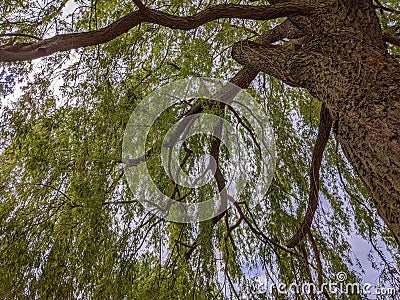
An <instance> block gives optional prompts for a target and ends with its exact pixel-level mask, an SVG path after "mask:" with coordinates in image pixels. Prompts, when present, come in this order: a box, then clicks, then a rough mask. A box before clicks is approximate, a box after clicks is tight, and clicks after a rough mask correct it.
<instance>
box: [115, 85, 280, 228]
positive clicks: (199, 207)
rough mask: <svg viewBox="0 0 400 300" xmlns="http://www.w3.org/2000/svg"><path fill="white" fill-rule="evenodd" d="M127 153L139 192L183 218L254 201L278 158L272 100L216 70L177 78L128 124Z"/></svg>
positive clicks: (155, 208)
mask: <svg viewBox="0 0 400 300" xmlns="http://www.w3.org/2000/svg"><path fill="white" fill-rule="evenodd" d="M172 123H173V124H172ZM168 124H171V126H169V125H168ZM165 126H169V127H168V128H167V129H165V128H164V127H165ZM205 141H208V143H206V142H205ZM185 157H186V159H185ZM122 159H123V162H124V163H125V167H126V168H125V175H126V178H127V181H128V184H129V187H130V189H131V191H132V193H133V196H134V197H135V199H136V200H137V201H139V202H140V203H141V204H142V205H143V206H144V208H145V210H146V211H148V212H151V213H154V214H156V215H158V216H159V217H162V218H164V219H166V220H168V221H173V222H178V223H193V222H200V221H204V220H209V219H212V218H214V217H216V216H218V215H220V214H221V213H223V212H224V211H225V210H227V209H228V208H229V207H230V206H231V205H232V204H233V203H234V202H236V201H240V202H243V201H245V202H247V204H248V205H249V207H254V206H255V205H256V204H258V203H259V202H260V201H261V200H263V199H264V198H265V194H266V192H267V190H268V187H269V185H270V184H271V181H272V178H273V174H274V170H275V161H276V157H275V142H274V135H273V131H272V129H271V127H270V125H269V121H268V114H267V112H266V110H265V109H264V107H263V106H262V105H261V104H259V103H258V102H257V101H256V100H255V99H254V98H253V97H252V96H251V95H250V94H249V93H248V92H246V91H244V90H242V89H240V88H239V87H238V86H235V85H233V84H231V83H227V82H224V81H222V80H217V79H210V78H189V79H184V80H179V81H175V82H172V83H170V84H167V85H164V86H162V87H161V88H158V89H156V90H154V91H153V92H151V93H150V94H149V95H148V96H147V97H146V98H144V99H143V100H142V101H141V102H140V103H139V104H138V106H137V107H136V108H135V110H134V111H133V113H132V115H131V117H130V119H129V122H128V124H127V127H126V130H125V134H124V139H123V145H122ZM160 174H161V175H160ZM171 186H172V188H171ZM180 190H184V191H185V193H183V192H182V193H181V192H177V191H180Z"/></svg>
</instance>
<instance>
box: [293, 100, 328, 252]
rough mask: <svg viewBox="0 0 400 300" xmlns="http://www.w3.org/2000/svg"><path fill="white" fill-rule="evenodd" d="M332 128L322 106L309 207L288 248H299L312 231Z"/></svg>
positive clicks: (312, 170)
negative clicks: (320, 171) (323, 158)
mask: <svg viewBox="0 0 400 300" xmlns="http://www.w3.org/2000/svg"><path fill="white" fill-rule="evenodd" d="M331 128H332V117H331V114H330V112H329V110H328V108H327V107H326V106H325V104H322V108H321V115H320V123H319V128H318V136H317V140H316V142H315V146H314V150H313V155H312V162H311V169H310V195H309V199H308V207H307V211H306V215H305V217H304V220H303V223H301V226H300V228H299V229H298V230H297V232H296V233H295V234H294V236H293V237H292V238H291V239H290V240H289V241H288V242H287V243H286V246H287V247H288V248H293V247H295V246H297V245H298V244H299V243H300V241H301V240H302V239H303V238H304V236H305V235H306V234H307V233H308V232H309V231H310V228H311V224H312V221H313V219H314V215H315V211H316V210H317V207H318V193H319V170H320V168H321V163H322V156H323V154H324V150H325V147H326V144H327V143H328V139H329V135H330V133H331Z"/></svg>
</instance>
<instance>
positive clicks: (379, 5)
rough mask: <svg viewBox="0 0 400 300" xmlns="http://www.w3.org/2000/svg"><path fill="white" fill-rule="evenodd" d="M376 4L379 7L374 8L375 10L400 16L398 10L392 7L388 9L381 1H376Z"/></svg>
mask: <svg viewBox="0 0 400 300" xmlns="http://www.w3.org/2000/svg"><path fill="white" fill-rule="evenodd" d="M375 2H376V4H377V5H374V6H373V8H375V9H380V10H383V11H387V12H391V13H394V14H400V10H396V9H393V8H390V7H386V6H384V5H383V4H382V3H381V2H380V1H379V0H375Z"/></svg>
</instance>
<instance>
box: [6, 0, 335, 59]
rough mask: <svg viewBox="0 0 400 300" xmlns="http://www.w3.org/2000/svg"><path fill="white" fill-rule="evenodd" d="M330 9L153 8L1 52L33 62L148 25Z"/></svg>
mask: <svg viewBox="0 0 400 300" xmlns="http://www.w3.org/2000/svg"><path fill="white" fill-rule="evenodd" d="M329 7H330V3H329V2H326V3H320V4H319V3H318V4H317V3H315V4H311V3H278V4H275V5H269V6H250V5H235V4H222V5H216V6H213V7H210V8H208V9H206V10H204V11H202V12H200V13H198V14H195V15H193V16H188V17H179V16H174V15H170V14H167V13H164V12H160V11H157V10H153V9H147V8H146V9H143V8H141V9H139V10H138V11H135V12H133V13H131V14H129V15H127V16H125V17H123V18H121V19H119V20H118V21H116V22H114V23H112V24H111V25H109V26H107V27H105V28H102V29H99V30H95V31H90V32H83V33H73V34H62V35H57V36H54V37H52V38H49V39H46V40H42V41H39V42H34V43H25V44H16V45H13V46H9V47H6V48H3V49H0V61H3V62H14V61H24V60H33V59H36V58H40V57H44V56H48V55H51V54H53V53H56V52H60V51H68V50H71V49H77V48H82V47H88V46H93V45H99V44H103V43H106V42H109V41H111V40H113V39H114V38H116V37H118V36H120V35H122V34H123V33H126V32H128V31H129V30H130V29H132V28H134V27H136V26H138V25H139V24H141V23H144V22H148V23H153V24H158V25H162V26H165V27H169V28H172V29H182V30H190V29H194V28H197V27H199V26H201V25H203V24H206V23H208V22H211V21H214V20H217V19H221V18H239V19H252V20H270V19H276V18H281V17H287V16H296V15H304V16H310V15H313V14H315V13H318V12H321V11H325V10H327V9H329Z"/></svg>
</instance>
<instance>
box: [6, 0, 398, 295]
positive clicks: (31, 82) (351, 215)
mask: <svg viewBox="0 0 400 300" xmlns="http://www.w3.org/2000/svg"><path fill="white" fill-rule="evenodd" d="M132 2H134V3H132ZM240 2H242V1H240ZM385 5H386V6H383V5H382V4H380V3H379V2H378V1H376V2H373V1H370V0H354V1H342V0H336V1H317V0H314V1H290V0H289V1H270V3H269V4H268V3H262V1H259V2H256V3H251V5H249V4H246V3H235V4H234V3H226V2H223V1H215V3H212V4H211V3H208V2H203V1H195V2H193V3H190V2H187V1H172V2H171V3H164V2H163V1H157V0H156V1H152V0H150V1H146V3H142V2H140V1H139V0H137V1H115V0H107V1H84V0H82V1H81V0H79V1H78V0H76V1H74V2H73V1H71V3H69V2H68V1H66V0H64V1H61V0H60V1H50V0H44V1H33V2H32V1H6V3H3V4H2V5H1V10H0V13H1V20H2V21H1V24H0V30H1V33H0V38H1V46H0V61H1V62H2V71H1V76H2V79H1V86H0V87H1V90H0V92H1V93H2V97H3V101H2V109H1V116H2V122H1V148H0V149H1V159H0V160H1V166H0V168H1V177H0V191H1V193H0V200H1V202H0V214H1V221H0V228H1V229H0V236H1V244H0V250H1V252H0V253H1V254H0V255H1V263H0V265H1V268H0V278H1V279H0V296H1V297H2V298H5V299H14V298H24V297H26V298H61V299H63V298H113V299H114V298H115V299H186V298H187V299H189V298H190V299H192V298H195V299H211V298H212V299H219V298H221V299H222V298H227V297H236V298H239V297H241V294H242V293H245V294H247V295H248V296H249V297H265V295H264V296H263V295H258V296H256V293H257V288H255V286H254V282H251V277H254V275H255V274H261V273H262V274H263V276H264V275H265V276H266V278H267V279H268V282H275V283H279V282H280V283H285V284H290V283H292V282H297V283H301V282H314V283H316V284H320V285H321V284H322V283H323V282H325V281H327V280H334V279H335V274H337V273H338V272H345V273H346V274H347V276H348V278H347V280H348V281H349V282H353V281H355V280H357V281H361V280H362V274H360V273H359V271H360V269H357V267H356V266H357V264H359V261H358V260H357V258H355V257H354V255H353V254H352V248H351V245H350V243H349V241H348V239H349V236H350V235H352V234H357V235H359V236H361V237H362V238H364V239H365V240H367V241H368V243H369V245H370V247H371V253H370V255H369V256H368V257H369V260H370V262H371V265H372V266H373V267H374V268H375V269H377V270H379V271H381V273H380V274H381V276H380V279H381V281H382V282H383V283H386V284H390V285H392V286H393V287H397V288H399V275H398V262H399V256H398V245H399V240H400V225H399V216H400V100H399V99H400V88H399V87H400V64H399V62H398V57H399V54H400V52H399V50H398V47H400V38H399V37H398V35H399V28H400V23H399V21H400V17H399V16H400V12H399V10H398V9H399V7H398V4H397V3H396V1H387V2H386V3H385ZM260 72H261V73H260ZM188 76H203V77H215V78H223V79H227V80H230V82H232V83H234V84H236V85H237V86H239V87H241V88H243V89H247V90H248V91H249V92H250V93H252V94H253V95H254V96H255V97H256V99H258V101H259V103H260V104H261V105H262V106H263V107H265V108H266V109H267V110H268V112H269V114H270V118H271V120H270V121H271V124H272V126H273V128H274V131H275V136H276V146H277V155H278V158H277V169H276V173H275V177H274V180H273V182H272V185H271V187H270V188H269V191H268V193H267V194H266V195H265V200H264V201H262V202H261V203H259V204H258V205H257V206H256V207H254V208H253V209H249V207H248V206H246V204H245V203H242V202H236V204H235V206H234V207H232V208H231V209H229V210H228V211H226V212H225V213H223V214H221V215H219V216H218V217H216V218H213V219H212V220H209V221H205V222H202V223H199V224H175V223H170V222H167V221H165V220H163V219H162V218H158V217H156V216H155V215H152V214H151V213H148V212H146V211H144V210H143V208H142V206H141V205H139V204H138V200H140V199H137V197H135V195H134V193H132V192H131V191H130V189H129V188H128V186H127V183H126V181H125V179H124V176H123V175H124V164H122V159H121V144H122V137H123V132H124V130H125V127H126V124H127V122H128V119H129V116H130V114H131V112H132V111H133V109H134V108H135V107H136V106H137V104H138V103H140V101H141V99H143V97H145V96H146V95H147V94H149V93H150V92H151V91H152V90H154V89H156V88H158V87H160V86H162V85H163V84H165V83H168V82H172V81H174V80H176V79H182V78H186V77H188ZM211 104H212V103H211ZM203 111H207V112H210V113H216V114H219V115H222V116H226V117H228V115H229V113H231V114H232V112H230V111H229V109H228V108H227V107H226V106H215V105H210V102H207V101H206V102H204V101H200V100H199V101H197V102H194V103H188V102H185V103H181V104H180V105H179V107H178V108H171V109H170V110H168V111H166V112H165V113H164V114H163V115H162V116H161V117H160V120H159V122H158V123H157V126H155V127H154V128H153V129H152V134H153V135H154V137H157V136H159V135H162V133H163V132H165V131H166V130H168V128H169V127H170V126H171V125H172V124H173V123H174V122H175V121H176V120H177V119H179V118H181V117H182V116H184V115H187V114H191V113H198V112H203ZM182 112H183V113H182ZM236 121H237V123H238V124H237V126H239V127H241V126H242V127H243V130H244V131H246V122H243V121H242V122H241V121H239V120H238V119H236ZM249 134H250V133H249ZM250 135H251V134H250ZM157 145H158V146H157ZM159 146H160V143H159V142H155V145H154V147H153V148H152V151H151V153H149V155H146V158H144V159H142V160H141V163H143V162H145V163H147V164H148V165H149V166H150V168H152V170H153V178H154V180H155V181H156V182H157V183H158V185H159V186H160V188H161V189H162V190H163V191H164V192H165V193H166V194H168V195H170V196H171V197H172V198H174V199H181V200H182V201H184V199H183V197H182V195H184V194H185V188H183V187H179V186H177V185H176V184H174V182H172V181H171V180H169V179H168V177H166V176H165V172H164V171H163V170H161V169H160V168H159V162H160V155H159V153H157V151H156V150H159V148H157V147H159ZM205 149H208V150H207V151H210V153H211V154H212V155H214V157H215V158H216V161H220V162H221V163H220V167H221V168H220V171H221V172H220V173H218V172H216V173H215V174H216V175H215V182H214V183H211V184H210V186H209V187H208V188H205V189H203V190H200V191H195V192H193V194H192V195H194V196H195V197H192V198H195V199H197V201H201V199H202V196H204V194H213V193H216V192H218V190H220V188H221V185H223V184H224V178H223V176H224V172H225V171H224V169H223V162H224V161H227V160H229V156H228V155H225V153H224V151H225V150H224V147H223V145H222V144H221V143H220V142H218V141H217V142H216V140H215V139H210V138H209V137H201V138H196V139H189V140H188V141H187V145H186V147H185V149H184V150H185V151H182V153H181V155H182V157H181V159H182V166H184V168H186V170H187V171H188V172H190V170H191V169H193V168H196V156H198V155H202V154H203V152H204V151H205ZM217 173H218V174H217ZM221 176H222V179H221ZM143 184H144V183H143ZM189 192H190V191H189ZM318 204H319V206H318ZM165 237H167V239H165ZM273 292H274V293H275V297H276V298H280V297H283V296H282V295H280V294H279V293H278V292H277V291H276V290H274V291H273ZM323 295H324V296H317V295H315V294H312V295H311V297H313V298H315V299H316V298H320V297H325V298H328V299H334V298H335V297H339V296H338V295H335V294H332V293H329V291H327V290H325V291H323ZM286 297H290V296H288V295H286ZM292 297H300V298H302V297H306V296H305V295H302V294H297V295H296V294H295V293H294V294H292ZM348 297H354V298H355V299H358V298H360V296H359V295H353V296H348Z"/></svg>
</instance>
